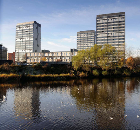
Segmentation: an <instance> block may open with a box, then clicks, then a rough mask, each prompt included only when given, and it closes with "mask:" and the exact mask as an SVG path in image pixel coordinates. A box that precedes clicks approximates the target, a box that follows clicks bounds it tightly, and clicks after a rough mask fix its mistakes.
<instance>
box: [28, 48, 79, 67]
mask: <svg viewBox="0 0 140 130" xmlns="http://www.w3.org/2000/svg"><path fill="white" fill-rule="evenodd" d="M77 53H78V51H77V49H71V50H70V51H58V52H49V51H48V52H28V53H26V63H27V65H31V64H33V63H39V62H41V61H45V62H61V63H70V62H71V60H72V57H73V56H76V55H77Z"/></svg>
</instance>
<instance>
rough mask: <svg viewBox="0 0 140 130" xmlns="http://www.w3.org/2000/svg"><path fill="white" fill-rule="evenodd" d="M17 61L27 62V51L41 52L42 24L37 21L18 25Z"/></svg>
mask: <svg viewBox="0 0 140 130" xmlns="http://www.w3.org/2000/svg"><path fill="white" fill-rule="evenodd" d="M15 43H16V44H15V62H25V61H26V53H27V52H41V24H39V23H37V22H36V21H32V22H25V23H19V24H17V25H16V41H15Z"/></svg>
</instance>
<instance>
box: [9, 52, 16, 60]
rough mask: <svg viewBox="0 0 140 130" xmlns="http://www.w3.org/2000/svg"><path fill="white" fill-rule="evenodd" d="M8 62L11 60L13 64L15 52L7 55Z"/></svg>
mask: <svg viewBox="0 0 140 130" xmlns="http://www.w3.org/2000/svg"><path fill="white" fill-rule="evenodd" d="M8 60H12V61H13V63H15V52H13V53H8Z"/></svg>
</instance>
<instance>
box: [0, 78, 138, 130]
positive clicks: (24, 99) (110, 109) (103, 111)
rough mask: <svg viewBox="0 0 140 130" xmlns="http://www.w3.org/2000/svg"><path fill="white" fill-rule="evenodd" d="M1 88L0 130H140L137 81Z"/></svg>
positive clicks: (122, 79)
mask: <svg viewBox="0 0 140 130" xmlns="http://www.w3.org/2000/svg"><path fill="white" fill-rule="evenodd" d="M0 86H1V87H0V130H5V129H6V130H11V129H26V130H30V129H34V130H36V129H49V130H50V129H53V130H54V129H56V130H59V129H80V130H82V129H83V130H88V129H140V123H139V122H140V78H138V77H137V78H121V79H93V80H72V81H60V82H31V83H24V84H21V83H18V84H16V83H15V84H14V83H12V84H8V83H5V84H0ZM3 95H4V96H6V97H7V99H5V97H4V96H3Z"/></svg>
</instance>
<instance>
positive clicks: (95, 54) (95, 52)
mask: <svg viewBox="0 0 140 130" xmlns="http://www.w3.org/2000/svg"><path fill="white" fill-rule="evenodd" d="M101 48H102V46H100V45H97V44H95V45H94V46H93V47H91V49H90V59H91V61H92V63H94V64H95V65H97V60H98V59H99V57H100V54H101Z"/></svg>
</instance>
